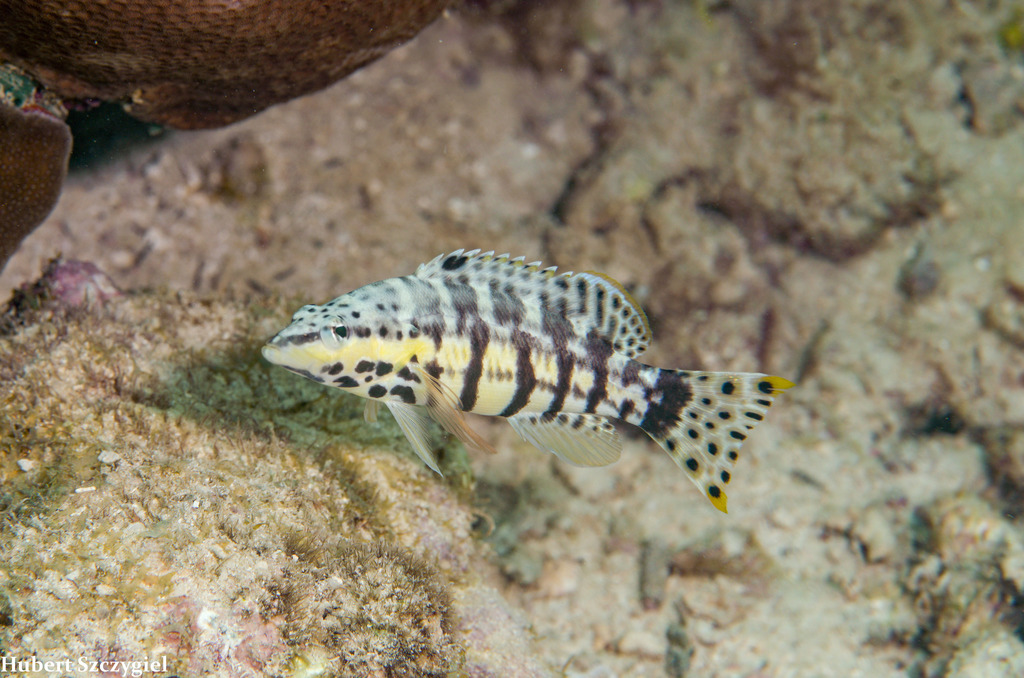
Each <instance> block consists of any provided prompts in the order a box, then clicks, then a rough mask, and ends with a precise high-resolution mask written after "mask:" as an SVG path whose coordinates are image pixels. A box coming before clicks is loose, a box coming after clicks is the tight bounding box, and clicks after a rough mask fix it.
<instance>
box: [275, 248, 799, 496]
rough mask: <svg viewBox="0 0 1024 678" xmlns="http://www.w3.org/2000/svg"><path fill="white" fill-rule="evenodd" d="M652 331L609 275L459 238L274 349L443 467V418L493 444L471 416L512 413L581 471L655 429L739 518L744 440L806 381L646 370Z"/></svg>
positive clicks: (296, 322) (539, 442)
mask: <svg viewBox="0 0 1024 678" xmlns="http://www.w3.org/2000/svg"><path fill="white" fill-rule="evenodd" d="M650 341H651V327H650V323H649V322H648V320H647V316H646V315H645V314H644V311H643V309H642V308H641V307H640V305H639V304H638V303H637V302H636V300H635V299H633V297H632V296H631V295H630V294H629V293H628V292H627V291H626V289H625V288H624V287H623V286H622V285H621V284H619V283H618V282H617V281H615V280H613V279H612V278H610V277H608V276H606V275H603V274H601V273H595V272H593V271H584V272H580V273H573V272H572V271H568V272H559V271H558V269H557V267H554V266H551V267H547V268H544V267H543V264H542V263H541V262H539V261H535V262H531V263H527V262H526V258H525V257H517V258H514V259H513V258H510V255H508V254H502V255H498V256H495V254H494V252H493V251H491V252H483V253H481V251H480V250H479V249H474V250H470V251H466V250H462V249H460V250H456V251H454V252H451V253H448V254H441V255H439V256H437V257H436V258H434V259H433V260H431V261H429V262H427V263H424V264H421V265H420V266H419V267H418V268H417V269H416V271H415V273H413V274H412V275H406V276H402V277H397V278H389V279H387V280H381V281H378V282H374V283H371V284H369V285H366V286H364V287H360V288H358V289H355V290H353V291H351V292H349V293H348V294H344V295H342V296H340V297H337V298H336V299H333V300H332V301H329V302H327V303H325V304H320V305H317V304H308V305H306V306H303V307H302V308H300V309H299V310H298V311H296V312H295V314H294V315H293V316H292V319H291V323H290V324H289V325H288V326H287V327H285V328H284V329H282V330H281V331H280V332H279V333H278V334H276V335H275V336H274V337H273V338H271V339H270V340H269V341H268V342H267V343H266V344H265V345H264V346H263V348H262V354H263V357H264V358H265V359H266V360H267V361H268V362H270V363H272V364H274V365H279V366H281V367H283V368H285V369H287V370H290V371H291V372H294V373H296V374H299V375H301V376H303V377H306V378H308V379H311V380H313V381H315V382H317V383H319V384H323V385H325V386H331V387H335V388H340V389H342V390H344V391H348V392H349V393H354V394H356V395H358V396H361V397H363V398H366V399H367V403H366V406H365V409H364V417H365V419H366V420H367V421H370V422H373V421H376V420H377V414H378V411H379V408H380V406H381V405H382V404H383V405H384V406H385V407H387V408H388V410H390V411H391V414H392V415H393V416H394V418H395V420H396V421H397V422H398V425H399V427H400V428H401V429H402V431H403V432H404V433H405V436H406V437H407V438H408V440H409V443H410V444H411V445H412V448H413V450H414V451H415V452H416V454H417V455H419V457H420V458H421V459H422V460H423V462H424V463H425V464H426V465H427V466H428V467H430V468H431V469H432V470H434V471H435V472H437V473H440V472H441V471H440V468H439V466H438V463H437V456H436V454H435V452H434V450H433V449H432V447H431V444H430V440H431V438H430V431H431V424H430V422H431V420H435V421H437V422H438V423H440V425H441V426H442V427H443V428H444V429H445V430H447V431H448V432H450V433H451V434H452V435H454V436H455V437H457V438H458V439H459V440H461V441H462V442H463V443H465V444H466V445H467V446H468V447H470V448H475V449H479V450H486V451H489V452H493V451H494V449H493V447H492V446H491V445H490V444H489V443H488V442H487V440H485V439H484V438H483V437H482V436H480V435H479V434H478V433H476V432H475V431H473V430H472V428H471V427H470V426H469V424H468V423H467V419H466V416H465V415H466V413H467V412H468V413H474V414H478V415H484V416H492V417H502V418H504V419H506V420H507V421H508V422H509V424H511V426H512V428H513V429H514V430H515V431H516V432H517V433H518V434H519V435H520V437H522V438H523V440H525V441H526V442H528V443H531V444H532V445H534V446H535V447H537V448H539V449H541V450H544V451H547V452H550V453H552V454H554V455H555V456H557V457H558V458H560V459H561V460H563V461H565V462H568V463H570V464H573V465H576V466H604V465H607V464H611V463H612V462H614V461H616V460H618V458H619V456H620V453H621V451H622V440H621V438H620V435H619V431H618V429H617V428H616V426H615V425H614V424H613V422H614V421H620V422H626V423H627V424H631V425H634V426H637V427H639V428H640V429H642V430H643V431H645V432H646V433H647V434H648V435H649V436H650V437H651V438H652V439H653V440H654V441H655V442H656V443H657V444H658V445H659V446H661V448H662V449H664V450H665V452H667V453H668V455H669V456H670V457H671V458H672V460H673V461H674V462H675V463H676V464H677V465H678V466H679V467H680V468H681V469H682V470H683V471H685V472H686V474H687V475H688V476H689V478H690V480H691V481H693V483H694V484H695V485H696V486H697V487H698V488H699V489H700V491H701V493H702V494H703V495H704V496H705V497H707V499H708V500H709V501H710V502H711V504H712V505H713V506H714V507H715V508H717V509H718V510H720V511H722V512H723V513H726V512H728V499H727V494H726V486H727V485H729V483H730V481H731V480H732V474H733V468H734V467H735V465H736V463H737V461H738V460H739V457H740V450H741V446H742V444H743V443H744V441H746V439H747V437H748V435H749V434H750V432H751V431H752V430H753V429H754V427H755V426H757V425H758V424H759V423H761V422H762V421H763V420H764V418H765V415H766V414H767V411H768V408H770V407H771V405H772V403H773V401H774V399H775V397H776V396H777V395H778V394H779V393H781V392H782V391H784V390H786V389H788V388H790V387H792V386H793V383H792V382H790V381H789V380H787V379H784V378H782V377H777V376H771V375H767V374H760V373H744V372H705V371H695V370H674V369H664V368H660V367H655V366H652V365H647V364H644V363H642V362H640V361H639V360H637V358H638V357H639V356H640V355H642V354H643V352H644V351H645V350H646V349H647V347H648V346H649V344H650Z"/></svg>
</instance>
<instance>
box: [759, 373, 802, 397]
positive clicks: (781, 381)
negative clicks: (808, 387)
mask: <svg viewBox="0 0 1024 678" xmlns="http://www.w3.org/2000/svg"><path fill="white" fill-rule="evenodd" d="M761 381H767V382H768V383H769V384H770V385H771V387H772V395H775V394H777V393H780V392H782V391H785V390H786V389H787V388H793V387H794V386H796V384H794V383H793V382H791V381H790V380H789V379H785V378H783V377H763V378H762V379H761Z"/></svg>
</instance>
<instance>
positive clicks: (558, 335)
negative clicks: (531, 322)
mask: <svg viewBox="0 0 1024 678" xmlns="http://www.w3.org/2000/svg"><path fill="white" fill-rule="evenodd" d="M540 328H541V331H542V332H543V333H544V335H545V336H546V337H548V338H549V339H550V340H551V341H552V342H553V343H554V350H555V352H557V353H559V354H561V353H563V352H564V351H565V350H566V344H568V342H569V341H570V340H572V339H575V338H576V330H575V328H574V327H573V325H572V322H571V321H570V320H569V319H568V318H566V317H565V298H564V297H562V300H561V304H560V305H559V312H558V313H556V312H554V311H552V310H551V305H550V299H549V298H548V295H547V293H545V292H541V294H540Z"/></svg>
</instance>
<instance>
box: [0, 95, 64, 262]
mask: <svg viewBox="0 0 1024 678" xmlns="http://www.w3.org/2000/svg"><path fill="white" fill-rule="evenodd" d="M0 149H3V151H2V152H0V267H2V266H3V264H4V263H6V262H7V260H8V259H9V258H10V257H11V255H12V254H14V251H15V250H16V249H17V248H18V244H19V243H21V241H22V240H23V239H24V238H25V236H27V235H28V234H29V233H31V232H32V229H34V228H35V227H36V226H37V225H38V224H39V223H40V222H41V221H42V220H43V219H45V218H46V215H48V214H49V213H50V210H52V209H53V206H54V205H55V204H56V202H57V197H58V196H60V189H61V186H62V185H63V184H64V174H65V172H66V171H67V165H68V155H69V154H70V153H71V133H70V132H69V131H68V127H67V125H65V124H64V122H63V121H62V120H59V119H57V118H54V117H52V116H50V115H49V114H47V113H45V112H43V111H41V110H38V109H33V108H27V109H26V108H15V107H14V106H8V105H4V104H2V103H0Z"/></svg>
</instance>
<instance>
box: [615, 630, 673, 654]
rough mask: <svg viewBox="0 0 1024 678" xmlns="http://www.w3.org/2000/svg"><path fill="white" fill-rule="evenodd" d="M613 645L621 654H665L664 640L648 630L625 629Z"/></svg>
mask: <svg viewBox="0 0 1024 678" xmlns="http://www.w3.org/2000/svg"><path fill="white" fill-rule="evenodd" d="M615 646H616V649H617V650H618V651H619V652H620V653H622V654H635V655H640V656H642V657H660V656H662V655H663V654H665V641H664V640H663V639H662V638H660V637H659V636H656V635H654V634H653V633H649V632H648V631H637V630H633V631H627V632H626V634H625V635H624V636H622V637H621V638H619V642H618V643H616V644H615Z"/></svg>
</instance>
